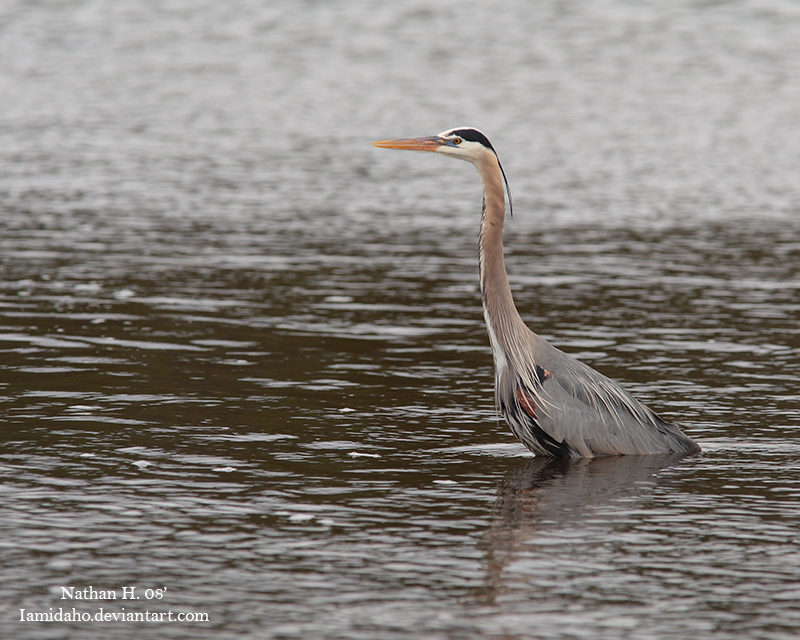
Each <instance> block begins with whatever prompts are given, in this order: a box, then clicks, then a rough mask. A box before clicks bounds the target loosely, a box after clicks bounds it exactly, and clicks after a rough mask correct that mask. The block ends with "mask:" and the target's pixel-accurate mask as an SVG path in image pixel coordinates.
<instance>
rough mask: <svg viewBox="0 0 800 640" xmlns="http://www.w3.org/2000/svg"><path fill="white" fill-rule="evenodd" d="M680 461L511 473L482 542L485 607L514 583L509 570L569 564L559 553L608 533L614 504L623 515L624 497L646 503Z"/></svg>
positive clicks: (611, 461)
mask: <svg viewBox="0 0 800 640" xmlns="http://www.w3.org/2000/svg"><path fill="white" fill-rule="evenodd" d="M686 457H687V456H686V454H678V455H676V454H670V455H655V456H615V457H605V458H593V459H581V460H570V459H563V458H544V457H536V458H531V459H529V460H528V461H526V462H525V463H524V464H523V465H521V466H519V467H517V468H516V469H513V470H512V471H510V472H509V473H508V475H507V476H506V478H505V479H504V481H503V483H502V485H501V487H500V491H499V495H498V497H497V501H496V502H495V504H494V507H493V513H492V525H491V527H490V529H489V531H488V532H487V535H486V538H485V540H484V544H485V545H486V562H487V574H486V583H485V593H484V594H483V595H484V597H485V599H486V600H488V604H491V603H492V602H493V601H494V599H495V597H497V596H498V595H499V594H501V593H503V592H504V591H505V590H506V589H507V588H508V587H509V586H510V583H511V582H514V581H515V580H514V578H511V577H510V575H508V574H510V573H511V571H509V567H510V565H512V564H514V563H517V562H518V561H520V560H522V559H528V560H530V561H531V564H532V570H531V571H529V572H530V573H536V568H535V567H536V563H537V562H538V561H540V560H541V561H543V562H544V563H552V562H553V560H554V557H555V556H558V555H559V553H561V554H564V555H563V556H562V558H563V560H564V562H567V561H569V560H570V558H569V557H568V556H567V555H566V554H567V553H568V552H567V551H566V549H565V547H567V546H573V545H574V544H576V545H578V546H579V547H583V548H584V550H585V549H586V548H590V547H591V546H592V541H591V538H592V536H593V535H594V533H593V529H592V527H594V531H595V532H596V531H597V527H598V526H599V527H600V528H601V529H606V530H607V529H608V528H609V527H614V528H616V527H617V526H619V519H618V517H616V518H615V515H614V514H613V513H609V509H612V510H613V508H614V503H615V502H619V504H620V511H622V506H623V505H624V504H627V501H626V498H630V499H632V500H633V501H634V502H635V501H636V498H637V496H641V497H643V498H644V497H645V496H646V495H647V493H648V491H649V490H650V489H652V487H653V486H654V485H655V484H656V483H657V482H658V479H659V475H661V473H663V471H664V470H666V469H669V468H671V467H675V466H677V465H678V464H680V462H681V460H683V459H685V458H686ZM620 515H621V517H624V514H620ZM590 521H591V526H590V524H589V522H590ZM598 523H599V525H598ZM604 524H605V525H607V526H605V527H604V526H603V525H604ZM572 560H573V561H574V560H575V559H574V558H573V559H572ZM550 569H552V567H550ZM523 573H525V572H524V571H523ZM545 573H546V572H545Z"/></svg>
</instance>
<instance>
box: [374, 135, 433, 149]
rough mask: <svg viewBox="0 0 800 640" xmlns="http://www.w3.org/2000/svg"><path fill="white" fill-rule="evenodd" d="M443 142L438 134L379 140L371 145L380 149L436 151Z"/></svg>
mask: <svg viewBox="0 0 800 640" xmlns="http://www.w3.org/2000/svg"><path fill="white" fill-rule="evenodd" d="M443 144H444V141H443V140H442V139H441V138H440V137H439V136H429V137H427V138H401V139H400V140H380V141H379V142H373V143H372V146H373V147H380V148H381V149H406V150H407V151H436V150H437V149H438V148H439V147H441V146H442V145H443Z"/></svg>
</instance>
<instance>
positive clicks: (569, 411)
mask: <svg viewBox="0 0 800 640" xmlns="http://www.w3.org/2000/svg"><path fill="white" fill-rule="evenodd" d="M374 144H375V145H376V146H379V147H384V148H390V149H409V150H412V151H436V152H439V153H443V154H445V155H449V156H451V157H456V158H460V159H463V160H468V161H470V162H472V164H473V165H475V167H476V168H477V169H478V172H479V173H480V175H481V179H482V181H483V196H484V197H483V213H482V216H481V230H480V240H479V250H478V263H479V267H480V285H481V299H482V301H483V312H484V317H485V318H486V326H487V329H488V332H489V342H490V343H491V347H492V353H493V354H494V364H495V401H496V403H497V407H498V409H499V410H500V412H501V413H502V414H503V415H504V416H505V418H506V420H507V421H508V423H509V425H510V427H511V431H512V432H513V433H514V435H515V436H516V437H517V438H519V440H520V441H521V442H522V443H523V444H524V445H525V446H527V447H528V448H529V449H531V450H532V451H533V452H534V453H537V454H543V455H552V456H571V457H592V456H596V455H621V454H656V453H680V452H684V453H691V452H696V451H699V450H700V447H698V445H697V444H696V443H695V442H694V441H693V440H692V439H691V438H689V437H687V436H686V435H684V434H683V433H682V432H681V431H680V429H678V427H676V426H675V425H673V424H670V423H668V422H666V421H664V420H662V419H661V418H660V417H659V416H658V415H656V414H655V413H653V411H651V410H650V409H648V408H647V407H646V406H644V405H642V404H641V403H639V402H638V401H637V400H635V399H634V398H633V397H632V396H631V395H629V394H628V393H627V392H626V391H624V390H623V389H621V388H620V387H619V386H618V385H616V384H615V383H614V382H612V381H611V380H609V379H608V378H606V377H605V376H603V375H601V374H599V373H598V372H596V371H594V370H593V369H592V368H590V367H588V366H587V365H585V364H583V363H582V362H580V361H578V360H576V359H575V358H573V357H572V356H570V355H568V354H566V353H564V352H562V351H560V350H559V349H556V348H555V347H553V346H552V345H551V344H549V343H548V342H547V341H546V340H544V339H543V338H541V337H540V336H538V335H536V334H535V333H533V332H532V331H531V330H530V329H528V327H527V326H526V325H525V323H524V322H523V321H522V318H521V317H520V315H519V313H518V311H517V308H516V306H515V305H514V299H513V297H512V295H511V287H510V286H509V283H508V276H507V274H506V268H505V262H504V259H503V221H504V218H505V192H504V189H503V181H504V179H505V176H504V174H503V170H502V167H501V165H500V161H499V160H498V158H497V154H496V153H495V151H494V148H493V147H492V145H491V144H490V143H489V140H488V139H487V138H486V136H485V135H483V134H482V133H481V132H480V131H478V130H477V129H470V128H459V129H452V130H450V131H445V132H443V133H441V134H439V135H438V136H432V137H429V138H410V139H403V140H386V141H383V142H376V143H374Z"/></svg>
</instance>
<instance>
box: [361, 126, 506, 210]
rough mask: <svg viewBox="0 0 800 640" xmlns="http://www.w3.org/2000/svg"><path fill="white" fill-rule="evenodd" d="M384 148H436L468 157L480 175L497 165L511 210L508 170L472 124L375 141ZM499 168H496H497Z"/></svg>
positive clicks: (456, 156) (431, 149) (454, 155)
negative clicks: (427, 133) (419, 136)
mask: <svg viewBox="0 0 800 640" xmlns="http://www.w3.org/2000/svg"><path fill="white" fill-rule="evenodd" d="M372 144H373V145H374V146H376V147H381V148H382V149H406V150H407V151H435V152H436V153H441V154H442V155H445V156H450V157H451V158H458V159H460V160H467V161H468V162H471V163H472V164H474V165H475V167H477V169H478V171H479V172H480V173H481V175H484V172H486V171H490V170H493V169H491V167H493V166H495V163H496V168H497V169H499V170H500V174H501V175H502V176H503V182H504V183H505V186H506V192H507V193H508V206H509V209H511V190H510V189H509V188H508V180H506V173H505V171H503V165H501V164H500V158H498V157H497V152H496V151H495V150H494V147H493V146H492V143H491V142H489V138H487V137H486V136H485V135H484V133H483V132H482V131H480V130H478V129H473V128H472V127H457V128H455V129H448V130H447V131H442V133H440V134H439V135H437V136H428V137H427V138H400V139H399V140H381V141H380V142H373V143H372ZM494 170H496V169H494Z"/></svg>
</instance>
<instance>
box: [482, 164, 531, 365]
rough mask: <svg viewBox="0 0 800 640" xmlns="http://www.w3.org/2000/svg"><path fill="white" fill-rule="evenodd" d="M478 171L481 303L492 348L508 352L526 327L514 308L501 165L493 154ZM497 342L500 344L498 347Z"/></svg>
mask: <svg viewBox="0 0 800 640" xmlns="http://www.w3.org/2000/svg"><path fill="white" fill-rule="evenodd" d="M477 168H478V171H479V172H480V174H481V179H482V180H483V213H482V217H481V232H480V239H479V242H478V265H479V268H480V277H481V299H482V300H483V309H484V313H485V315H486V321H487V323H488V324H489V334H490V337H491V338H492V341H493V344H492V346H493V347H494V348H498V347H499V348H501V349H504V347H507V346H508V345H507V340H508V339H513V337H514V336H515V335H517V332H519V331H520V330H522V331H524V330H525V325H524V323H523V322H522V318H520V315H519V313H518V312H517V308H516V306H515V305H514V298H513V297H512V295H511V287H510V286H509V284H508V275H507V274H506V265H505V261H504V259H503V219H504V218H505V193H504V191H503V178H502V174H501V171H500V164H499V162H498V161H497V157H496V156H495V155H494V154H493V153H491V154H487V158H486V162H483V163H481V164H479V165H477ZM492 334H494V335H492ZM495 340H497V341H498V342H499V343H500V344H497V345H495V344H494V341H495ZM504 350H505V349H504Z"/></svg>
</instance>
